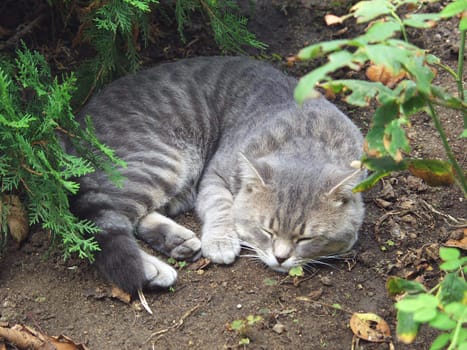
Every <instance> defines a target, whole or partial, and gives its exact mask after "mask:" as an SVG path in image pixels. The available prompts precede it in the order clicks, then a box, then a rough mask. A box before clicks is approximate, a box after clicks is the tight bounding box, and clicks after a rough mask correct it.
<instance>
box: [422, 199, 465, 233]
mask: <svg viewBox="0 0 467 350" xmlns="http://www.w3.org/2000/svg"><path fill="white" fill-rule="evenodd" d="M420 201H421V202H422V204H423V205H424V206H425V207H427V208H428V209H429V210H430V211H432V212H433V213H435V214H438V215H440V216H442V217H443V218H445V219H448V220H450V221H452V222H453V223H454V224H450V225H451V226H456V227H465V226H467V220H466V219H463V218H457V219H456V218H455V217H453V216H451V215H449V214H445V213H442V212H440V211H439V210H437V209H435V208H434V207H433V206H432V205H431V204H429V203H428V202H427V201H425V200H423V199H421V200H420Z"/></svg>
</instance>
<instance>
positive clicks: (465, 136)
mask: <svg viewBox="0 0 467 350" xmlns="http://www.w3.org/2000/svg"><path fill="white" fill-rule="evenodd" d="M459 137H464V138H467V129H464V131H462V134H460V136H459Z"/></svg>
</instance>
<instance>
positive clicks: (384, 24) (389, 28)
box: [359, 20, 401, 43]
mask: <svg viewBox="0 0 467 350" xmlns="http://www.w3.org/2000/svg"><path fill="white" fill-rule="evenodd" d="M400 30H401V26H400V24H399V23H397V22H396V21H394V20H387V21H380V22H375V23H374V24H372V25H371V26H370V28H368V30H367V32H366V33H365V35H363V36H361V37H359V38H361V39H362V40H365V42H367V43H375V42H381V41H385V40H386V39H389V38H392V37H393V36H394V35H395V34H396V33H397V32H400Z"/></svg>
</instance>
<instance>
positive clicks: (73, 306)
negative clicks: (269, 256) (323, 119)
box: [0, 1, 467, 350]
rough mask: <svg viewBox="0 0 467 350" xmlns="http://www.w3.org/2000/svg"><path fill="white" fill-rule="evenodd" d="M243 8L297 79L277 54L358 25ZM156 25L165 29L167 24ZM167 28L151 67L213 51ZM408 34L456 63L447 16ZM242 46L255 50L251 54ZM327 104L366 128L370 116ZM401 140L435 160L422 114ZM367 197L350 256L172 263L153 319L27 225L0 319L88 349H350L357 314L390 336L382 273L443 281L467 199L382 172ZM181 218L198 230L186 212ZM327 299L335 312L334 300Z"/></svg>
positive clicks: (4, 275) (322, 9) (314, 13)
mask: <svg viewBox="0 0 467 350" xmlns="http://www.w3.org/2000/svg"><path fill="white" fill-rule="evenodd" d="M244 3H245V6H243V7H242V9H243V11H245V13H246V14H248V16H249V18H250V19H249V20H250V22H249V28H250V29H251V31H252V32H254V33H256V35H257V37H258V38H259V39H260V40H262V41H264V42H266V43H267V44H268V45H269V48H268V49H267V50H266V51H265V52H264V53H265V55H264V56H263V57H264V58H266V59H270V60H272V61H274V64H275V65H277V66H280V67H282V68H283V69H285V70H289V71H290V72H291V74H295V75H297V74H301V73H303V72H304V71H305V69H304V68H296V67H293V68H290V67H288V66H287V65H286V64H285V60H282V61H281V62H278V60H277V59H276V60H274V59H273V58H274V57H276V54H277V55H280V56H281V57H284V58H285V57H287V56H290V55H292V54H295V53H297V52H298V50H299V49H300V48H302V47H304V46H306V45H307V44H310V43H313V42H317V41H322V40H329V39H332V38H340V37H343V36H344V37H345V36H347V35H351V34H352V33H354V32H353V31H354V30H355V29H354V28H351V27H349V28H348V30H347V32H346V31H341V32H340V34H339V33H338V30H339V29H342V28H344V27H339V28H337V29H336V28H326V27H325V25H324V23H323V19H322V17H323V15H324V14H325V13H326V12H327V11H330V10H331V8H330V5H326V3H327V2H326V1H322V2H321V3H319V2H318V1H295V2H294V1H256V2H248V1H245V2H244ZM340 11H344V10H343V9H341V10H340ZM1 17H2V16H1V15H0V22H1V21H2V19H1ZM46 23H47V21H45V22H44V25H45V24H46ZM39 29H42V30H45V29H46V28H44V27H42V28H39ZM39 29H37V30H39ZM160 30H161V31H164V30H166V31H167V32H169V31H170V30H172V31H173V30H174V26H173V25H172V27H170V26H169V25H168V26H167V27H163V26H162V27H161V28H160ZM173 33H174V32H171V34H170V36H165V37H164V36H161V38H160V42H158V43H157V44H156V45H151V47H149V48H148V49H146V50H145V51H143V57H144V58H145V61H146V62H147V64H148V65H151V64H155V63H156V62H157V61H161V60H167V59H173V58H177V57H184V56H199V55H212V54H216V53H218V51H217V49H216V48H215V44H214V43H213V41H212V38H211V37H210V36H209V34H208V33H207V32H206V29H203V27H198V26H192V27H191V28H189V29H188V32H187V36H188V38H189V40H188V42H191V43H190V45H189V46H188V45H187V44H183V43H181V42H180V41H179V40H178V39H174V37H173V35H174V34H173ZM412 35H413V37H414V39H415V40H416V42H417V44H420V45H423V46H425V47H426V48H429V49H432V50H434V52H435V53H436V54H437V55H439V56H440V57H441V58H442V59H443V60H445V63H446V64H448V65H450V66H451V67H455V64H456V43H457V39H458V32H457V30H456V21H455V20H453V21H450V22H446V23H443V24H442V25H440V26H438V27H436V28H434V29H433V30H430V31H429V32H427V33H425V34H423V35H420V34H419V33H413V34H412ZM51 45H55V43H51ZM250 53H252V54H257V52H256V51H254V50H251V51H250ZM439 80H440V84H442V85H444V86H452V89H454V87H455V85H454V82H453V81H452V80H450V78H449V76H447V75H440V76H439ZM336 103H337V104H338V105H339V106H340V107H341V108H342V109H344V110H345V111H346V112H347V114H348V115H349V116H350V117H351V118H352V119H353V120H354V121H355V123H356V124H357V125H359V126H360V127H361V128H362V129H363V130H366V128H367V126H368V123H369V121H370V120H371V111H369V110H366V109H354V108H348V107H346V106H345V105H344V104H342V103H340V102H339V101H336ZM442 119H443V123H444V125H445V127H446V131H447V133H448V136H449V138H450V140H451V141H452V143H453V148H454V152H455V153H456V155H457V158H458V159H459V161H460V162H461V165H462V166H463V167H464V169H465V168H466V167H467V159H466V154H467V153H466V149H465V141H463V142H462V140H459V139H458V138H457V136H458V135H459V134H460V132H461V130H462V117H461V115H460V113H457V114H456V113H449V112H446V113H443V115H442ZM409 136H410V138H411V140H412V142H413V154H414V155H416V156H430V157H438V156H439V157H443V154H444V152H443V149H442V146H441V144H440V142H439V140H438V139H437V136H436V132H435V130H434V128H433V126H432V123H431V122H430V119H429V117H428V116H424V115H420V116H416V117H414V119H413V121H412V126H411V128H410V129H409ZM365 203H366V208H367V215H366V220H365V222H364V225H363V227H362V229H361V234H360V240H359V243H358V244H357V246H356V247H355V249H354V255H353V257H351V258H349V259H347V260H339V261H332V262H330V266H315V267H311V268H309V269H308V270H307V272H306V274H305V276H304V277H302V278H299V279H297V280H295V281H294V280H293V278H291V277H288V276H286V275H283V274H279V273H276V272H274V271H271V270H269V269H266V268H265V266H262V265H261V264H259V263H258V262H254V261H250V260H248V259H247V258H240V259H239V260H238V261H237V262H235V263H234V264H233V265H231V266H216V265H208V266H205V267H201V268H199V266H192V265H190V264H187V265H186V266H179V280H178V283H177V284H176V286H175V287H174V288H172V289H170V290H161V291H154V292H147V293H146V298H147V300H148V303H149V305H150V306H151V308H152V309H153V310H154V315H153V316H151V315H150V314H148V313H147V312H146V311H144V309H143V308H142V307H141V304H140V303H139V301H133V302H132V303H130V304H125V303H123V302H121V301H119V300H118V299H115V298H112V297H111V294H110V292H109V289H110V286H109V285H108V284H107V283H106V281H105V280H104V279H103V278H102V277H101V276H100V275H99V274H98V273H97V272H96V270H95V269H94V267H93V266H92V265H89V264H88V263H87V262H86V261H82V260H79V259H77V258H71V259H69V260H67V261H64V260H63V257H62V255H61V253H60V252H58V251H56V250H52V251H50V249H49V237H47V236H46V234H45V233H43V232H41V231H40V230H37V229H36V230H34V229H33V230H31V231H32V232H33V233H32V234H31V235H30V237H29V239H28V240H27V241H26V242H25V243H24V244H23V245H22V246H21V247H20V248H18V247H16V246H15V245H14V244H13V242H11V241H10V242H9V244H8V246H7V249H6V251H5V254H3V256H2V258H1V260H0V322H8V323H10V324H15V323H21V324H27V325H29V326H32V327H34V328H36V329H38V330H41V331H43V332H45V333H47V334H49V335H59V334H65V335H67V336H69V337H71V338H72V339H73V340H74V341H75V342H80V343H85V344H86V345H87V346H88V347H89V349H93V350H98V349H236V348H243V347H244V348H246V349H330V350H333V349H336V350H341V349H350V348H351V344H352V332H351V330H350V328H349V325H348V324H349V319H350V316H351V313H352V312H356V311H361V312H374V313H377V314H378V315H380V316H381V317H383V318H384V319H385V320H386V321H387V322H388V323H389V325H390V327H391V331H392V334H393V335H394V334H395V309H394V307H393V300H391V298H390V297H389V296H388V294H387V292H386V289H385V283H386V280H387V278H388V276H391V275H397V276H401V277H409V278H416V277H417V278H418V279H419V280H421V281H423V282H424V283H426V284H427V285H429V286H433V285H435V284H436V283H437V281H438V279H439V278H440V273H439V269H438V264H439V261H438V260H437V249H438V247H439V246H440V245H442V244H443V243H444V242H445V241H446V240H447V239H448V238H449V236H450V235H451V234H452V233H453V232H454V231H455V230H456V228H455V227H454V226H453V225H452V224H453V222H452V221H450V220H449V219H448V218H447V216H446V215H450V216H452V217H454V218H461V217H464V218H465V217H466V213H467V210H466V209H467V205H466V201H465V199H463V195H462V193H461V192H460V190H458V189H457V188H455V187H452V188H430V187H428V186H426V185H425V184H424V183H423V182H422V181H421V180H418V179H416V178H414V177H412V176H410V175H408V174H400V175H397V176H393V177H390V178H387V179H386V180H385V181H384V182H383V183H382V184H380V185H378V186H377V187H376V188H374V189H373V190H371V191H369V192H368V193H366V194H365ZM180 220H181V222H183V223H185V224H186V225H188V226H190V227H194V228H195V230H198V225H197V223H196V220H195V219H194V218H193V217H192V216H190V215H186V216H184V217H182V218H180ZM198 232H199V230H198ZM182 265H183V264H182ZM294 282H295V283H294ZM335 304H339V305H340V307H341V309H340V310H339V309H336V308H335V307H333V305H335ZM249 315H253V316H261V320H259V321H257V322H255V323H254V324H253V325H251V326H250V327H248V329H247V330H246V334H244V335H243V336H242V335H240V334H239V333H238V332H236V331H234V330H232V329H231V324H232V322H233V321H234V320H241V319H246V318H247V316H249ZM435 336H436V334H435V333H434V332H432V331H431V330H430V329H428V328H422V330H421V332H420V335H419V337H418V338H417V340H416V341H415V343H414V344H412V345H404V344H402V343H399V342H397V341H396V340H395V346H396V349H417V350H418V349H428V347H429V344H431V341H432V340H433V339H434V337H435ZM242 337H248V338H249V340H250V344H248V345H239V342H240V341H241V339H242ZM0 348H1V346H0ZM357 349H388V344H384V343H383V344H379V343H368V342H365V341H361V342H360V344H359V345H358V346H357Z"/></svg>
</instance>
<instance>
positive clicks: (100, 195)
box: [73, 57, 364, 293]
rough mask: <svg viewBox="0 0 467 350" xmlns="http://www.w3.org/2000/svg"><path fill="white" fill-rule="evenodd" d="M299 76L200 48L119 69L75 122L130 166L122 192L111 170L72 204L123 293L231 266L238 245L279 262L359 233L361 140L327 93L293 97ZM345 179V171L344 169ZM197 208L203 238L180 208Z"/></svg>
mask: <svg viewBox="0 0 467 350" xmlns="http://www.w3.org/2000/svg"><path fill="white" fill-rule="evenodd" d="M296 83H297V82H296V80H295V79H294V78H291V77H287V76H285V75H284V74H283V73H281V72H280V71H278V70H276V69H275V68H273V67H271V66H270V65H268V64H266V63H262V62H258V61H254V60H251V59H248V58H245V57H203V58H195V59H185V60H181V61H178V62H176V63H167V64H162V65H160V66H158V67H156V68H152V69H149V70H145V71H141V72H139V73H137V74H134V75H130V76H126V77H124V78H121V79H119V80H117V81H115V82H113V83H112V84H110V85H109V86H108V87H107V88H105V89H104V90H103V91H102V92H101V93H100V94H98V95H96V96H95V97H94V98H92V99H91V101H90V102H89V103H88V104H87V105H86V106H85V108H84V109H83V110H82V111H81V113H80V115H79V117H78V118H81V119H83V118H84V116H86V115H90V116H91V117H92V120H93V123H94V127H95V130H96V134H97V136H98V137H99V139H100V140H101V141H102V142H103V143H105V144H106V145H108V146H110V147H112V148H113V149H114V150H115V151H116V153H117V155H118V156H120V157H121V158H122V159H124V160H125V161H126V163H127V165H128V166H127V168H125V169H121V172H122V174H123V176H125V178H126V180H125V183H124V186H123V188H117V187H116V186H114V185H113V184H112V183H111V182H110V181H109V180H108V178H107V177H106V175H104V174H103V173H102V172H96V173H93V174H90V175H87V176H85V177H83V178H81V179H79V182H80V184H81V188H80V192H79V194H78V195H77V197H76V198H75V199H74V202H73V210H74V212H75V213H76V214H77V215H78V216H79V217H82V218H87V219H91V220H93V221H94V222H95V223H96V224H97V225H98V226H99V227H100V228H101V230H102V231H101V233H99V234H97V235H96V239H97V241H98V243H99V244H100V247H101V251H100V252H99V253H98V254H97V256H96V263H97V266H98V267H99V269H100V270H101V271H102V272H103V274H104V275H105V276H106V277H107V278H108V279H110V280H111V281H112V282H114V283H116V284H117V285H118V286H119V287H121V288H122V289H124V290H126V291H128V292H130V293H135V292H136V291H138V290H140V289H141V288H143V287H155V286H163V287H164V286H170V285H172V284H173V283H174V282H175V281H176V276H177V274H176V272H175V270H174V269H173V268H172V267H170V266H169V265H168V264H166V263H164V262H163V261H161V260H160V259H158V258H156V257H155V256H153V255H150V254H148V253H146V252H145V251H143V250H142V249H141V248H140V247H139V245H138V243H137V241H136V240H135V237H134V235H136V237H137V238H139V239H141V240H143V241H145V242H147V243H148V244H149V245H150V246H151V247H153V248H154V249H155V250H157V251H159V252H161V253H164V254H166V255H169V256H171V257H173V258H175V259H181V260H185V259H196V258H198V257H199V256H200V255H201V253H202V255H204V256H205V257H207V258H209V259H210V260H211V261H213V262H215V263H220V264H230V263H232V262H233V261H234V260H235V258H236V257H237V256H238V255H239V253H240V248H241V246H244V247H245V248H246V249H248V250H250V251H251V252H252V253H253V254H254V255H255V256H256V257H257V258H258V259H260V260H261V261H263V262H264V263H265V264H266V265H268V266H269V267H271V268H272V269H274V270H277V271H283V272H286V271H288V270H289V269H290V268H291V267H293V266H296V265H302V264H306V263H310V262H313V261H316V260H318V259H320V258H322V257H326V256H330V255H337V254H340V253H343V252H346V251H347V250H349V249H350V248H351V247H352V246H353V244H354V243H355V241H356V240H357V232H358V230H359V228H360V225H361V222H362V219H363V214H364V208H363V204H362V200H361V197H360V195H359V194H355V193H352V191H351V189H352V187H353V186H354V185H355V184H356V183H358V182H359V181H360V180H361V177H362V175H361V174H358V175H357V176H352V174H353V172H354V169H352V168H351V167H350V163H351V161H352V160H355V159H358V158H359V157H360V155H361V151H362V136H361V134H360V132H359V130H358V129H357V128H356V127H355V126H354V125H353V124H352V122H351V121H350V120H349V119H348V118H347V117H346V116H345V115H344V114H342V113H341V112H340V111H339V110H338V109H337V108H336V107H335V106H334V105H333V104H331V103H330V102H328V101H326V100H325V99H324V98H319V99H314V100H310V101H307V102H305V103H304V105H303V106H301V107H300V106H298V105H297V104H296V102H295V101H294V99H293V90H294V87H295V86H296ZM349 175H350V176H349ZM191 209H195V210H196V213H197V214H198V216H199V218H200V219H201V221H202V233H201V241H200V240H199V239H198V238H197V236H196V235H195V234H194V233H193V232H192V231H190V230H188V229H187V228H185V227H182V226H181V225H179V224H177V223H175V222H174V221H172V219H171V217H173V216H176V215H178V214H180V213H183V212H185V211H188V210H191Z"/></svg>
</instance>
